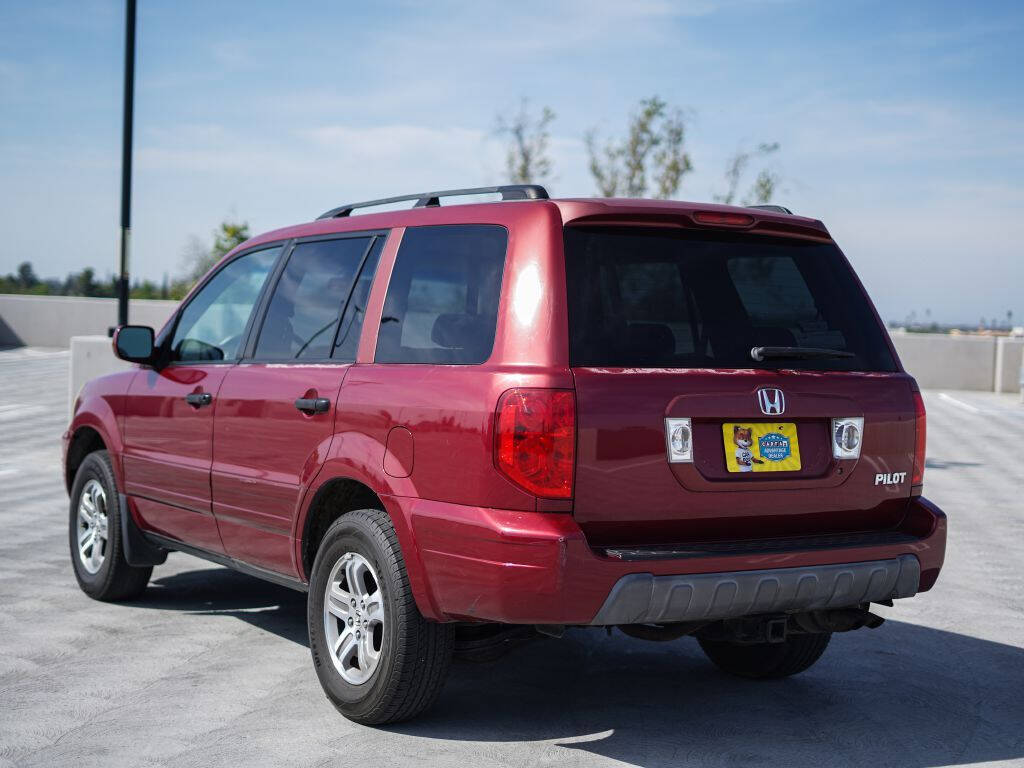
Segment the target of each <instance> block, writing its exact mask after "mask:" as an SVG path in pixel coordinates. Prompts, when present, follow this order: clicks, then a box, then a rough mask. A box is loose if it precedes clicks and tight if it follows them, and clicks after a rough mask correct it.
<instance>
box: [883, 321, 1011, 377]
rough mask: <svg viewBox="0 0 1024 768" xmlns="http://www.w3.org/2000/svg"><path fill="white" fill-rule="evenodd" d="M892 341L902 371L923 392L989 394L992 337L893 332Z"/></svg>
mask: <svg viewBox="0 0 1024 768" xmlns="http://www.w3.org/2000/svg"><path fill="white" fill-rule="evenodd" d="M892 341H893V344H895V345H896V351H897V352H898V353H899V356H900V360H902V361H903V367H904V368H906V369H907V371H908V372H909V373H910V374H911V375H912V376H913V377H914V378H916V379H917V383H918V384H919V385H920V386H921V387H923V388H925V389H977V390H982V391H986V392H991V391H992V390H993V383H994V381H995V369H996V339H995V338H994V337H991V336H956V335H948V334H944V333H900V332H898V331H897V332H893V334H892Z"/></svg>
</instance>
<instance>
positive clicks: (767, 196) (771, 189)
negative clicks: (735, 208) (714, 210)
mask: <svg viewBox="0 0 1024 768" xmlns="http://www.w3.org/2000/svg"><path fill="white" fill-rule="evenodd" d="M778 151H779V142H777V141H775V142H771V143H765V144H758V145H757V149H754V150H753V151H746V150H740V151H739V152H737V153H736V154H735V155H733V156H732V157H731V158H730V159H729V164H728V165H727V166H726V169H725V183H726V191H725V192H724V193H723V194H720V195H714V198H715V201H716V202H719V203H724V204H725V205H732V204H733V203H734V202H736V197H737V194H738V191H739V187H740V183H741V182H742V181H743V178H744V176H745V175H746V171H747V168H748V167H749V166H750V163H751V161H752V160H755V159H758V158H765V157H768V156H769V155H773V154H775V153H776V152H778ZM778 185H779V177H778V174H776V173H774V172H773V171H771V170H770V169H768V168H762V169H761V170H760V171H759V172H758V174H757V178H756V179H754V183H753V184H752V185H751V187H750V190H749V191H748V192H747V194H746V195H745V196H744V198H743V200H742V204H743V205H764V204H766V203H770V202H771V200H772V198H773V197H774V196H775V190H776V189H777V188H778Z"/></svg>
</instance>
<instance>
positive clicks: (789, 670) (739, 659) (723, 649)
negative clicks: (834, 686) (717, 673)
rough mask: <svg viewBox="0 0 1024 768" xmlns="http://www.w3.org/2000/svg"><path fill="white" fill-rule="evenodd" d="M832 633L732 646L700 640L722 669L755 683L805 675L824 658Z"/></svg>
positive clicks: (707, 652)
mask: <svg viewBox="0 0 1024 768" xmlns="http://www.w3.org/2000/svg"><path fill="white" fill-rule="evenodd" d="M831 638H832V633H831V632H820V633H815V634H807V635H790V636H789V637H788V638H787V639H786V640H785V641H784V642H781V643H751V644H740V643H729V642H725V641H721V640H704V639H702V638H699V639H698V641H699V642H700V647H701V648H702V649H703V651H704V653H705V654H707V657H708V658H709V659H710V660H711V661H712V662H714V664H715V665H716V666H718V668H719V669H722V670H724V671H725V672H728V673H729V674H731V675H737V676H738V677H746V678H749V679H752V680H771V679H777V678H780V677H789V676H790V675H796V674H799V673H800V672H803V671H804V670H805V669H807V668H808V667H810V666H811V665H812V664H814V662H816V661H817V660H818V659H819V658H821V654H823V653H824V652H825V648H826V647H827V646H828V641H829V640H830V639H831Z"/></svg>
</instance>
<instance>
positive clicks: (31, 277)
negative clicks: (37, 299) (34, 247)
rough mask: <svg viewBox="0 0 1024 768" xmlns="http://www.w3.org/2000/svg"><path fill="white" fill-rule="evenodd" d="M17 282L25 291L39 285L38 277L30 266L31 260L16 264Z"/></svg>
mask: <svg viewBox="0 0 1024 768" xmlns="http://www.w3.org/2000/svg"><path fill="white" fill-rule="evenodd" d="M17 282H18V284H19V285H20V286H21V287H22V288H24V289H25V290H26V291H30V290H32V289H33V288H35V287H36V286H37V285H39V278H38V277H36V271H35V269H33V268H32V262H31V261H23V262H21V264H19V265H18V281H17Z"/></svg>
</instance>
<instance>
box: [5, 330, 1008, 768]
mask: <svg viewBox="0 0 1024 768" xmlns="http://www.w3.org/2000/svg"><path fill="white" fill-rule="evenodd" d="M67 364H68V357H67V353H66V352H60V351H47V350H33V349H18V350H9V351H3V352H0V499H2V503H0V766H6V765H26V766H28V765H31V766H47V767H50V766H63V765H75V766H101V765H102V766H160V765H173V766H176V767H179V766H193V765H194V766H222V765H223V766H231V768H237V767H238V766H244V765H252V766H265V765H282V766H285V765H288V766H292V765H317V766H320V765H322V766H327V765H344V766H359V768H373V767H374V766H395V765H403V764H415V765H417V766H442V765H458V766H461V767H462V768H486V767H487V766H537V765H559V766H610V765H633V766H644V767H645V768H654V767H655V766H687V765H695V766H696V765H701V766H744V765H750V766H765V765H785V766H813V767H814V768H820V767H821V766H836V765H872V766H880V765H894V766H910V767H916V766H921V767H922V768H923V767H924V766H947V765H948V766H952V765H957V766H959V765H973V764H978V763H986V762H990V761H992V762H1005V764H1016V763H1024V567H1022V563H1024V406H1022V405H1020V404H1019V403H1018V401H1017V399H1016V398H1014V397H1010V396H1005V395H994V394H985V393H976V392H928V393H926V396H925V400H926V403H927V407H928V412H929V423H928V468H927V472H926V476H925V489H926V495H927V496H929V497H930V498H931V499H932V500H934V501H935V502H936V503H938V504H939V505H940V506H941V507H943V508H944V509H945V510H946V512H947V513H948V515H949V518H950V526H949V529H950V540H949V548H948V553H947V559H946V567H945V570H944V571H943V573H942V576H941V577H940V579H939V582H938V584H937V585H936V587H935V589H933V590H932V591H931V592H929V593H927V594H924V595H921V596H919V597H918V598H915V599H912V600H908V601H902V602H900V603H897V605H896V606H895V607H894V608H891V609H884V608H883V609H880V611H879V612H880V613H883V614H884V615H885V616H886V617H887V619H888V621H887V622H886V624H885V625H884V626H883V627H881V628H880V629H877V630H873V631H872V630H862V631H859V632H853V633H849V634H845V635H836V636H835V637H834V638H833V642H832V644H831V647H830V648H829V650H828V651H827V652H826V654H825V656H824V657H823V659H822V661H821V662H819V663H818V664H817V665H816V666H815V667H813V668H812V669H811V670H810V671H808V672H807V673H805V674H803V675H801V676H798V677H796V678H792V679H789V680H783V681H773V682H764V683H749V682H744V681H740V680H736V679H731V678H728V677H726V676H724V675H722V674H720V673H719V672H717V671H716V670H715V669H714V668H713V667H712V666H711V665H710V664H709V663H708V662H707V661H705V659H704V658H703V655H702V654H701V652H700V650H699V649H698V647H697V645H696V643H695V642H694V641H693V640H691V639H687V638H683V639H681V640H677V641H674V642H670V643H644V642H642V641H638V640H632V639H630V638H628V637H625V636H623V635H622V634H620V633H618V632H615V633H613V634H612V635H611V636H608V635H606V634H605V632H603V631H597V630H573V631H570V632H568V633H567V635H566V636H565V637H564V638H563V639H561V640H548V639H545V640H542V641H537V642H535V643H532V644H530V645H527V646H524V647H522V648H520V649H518V650H517V651H514V652H513V653H511V654H509V655H508V656H506V657H504V658H503V659H501V660H499V661H496V662H493V663H488V664H456V665H455V666H454V667H453V671H452V674H451V677H450V679H449V682H448V685H447V687H446V688H445V690H444V693H443V694H442V697H441V700H440V702H439V704H438V706H437V707H436V708H435V709H434V710H432V711H431V712H430V713H429V714H428V715H427V716H425V717H423V718H421V719H420V720H417V721H415V722H412V723H407V724H402V725H399V726H393V727H389V728H383V729H373V728H365V727H362V726H359V725H355V724H353V723H350V722H348V721H347V720H345V719H343V718H342V717H341V716H340V715H338V714H337V713H336V712H335V710H334V709H333V708H332V707H331V705H330V704H329V703H328V701H327V699H326V698H325V697H324V695H323V693H322V692H321V690H320V686H319V684H318V683H317V679H316V676H315V674H314V672H313V667H312V664H311V663H310V658H309V650H308V648H307V646H306V630H305V599H304V596H303V595H301V594H299V593H296V592H292V591H289V590H287V589H285V588H281V587H277V586H274V585H271V584H266V583H263V582H261V581H257V580H256V579H252V578H249V577H247V576H243V575H241V574H238V573H235V572H233V571H230V570H227V569H224V568H220V567H216V566H213V565H211V564H209V563H207V562H205V561H202V560H197V559H194V558H192V557H189V556H187V555H181V554H172V555H171V556H170V558H169V559H168V562H167V564H166V565H164V566H162V567H160V568H157V569H156V570H155V571H154V574H153V580H152V582H151V584H150V588H149V589H148V590H147V592H146V594H145V595H144V596H143V597H142V598H141V599H140V600H138V601H135V602H134V603H131V604H122V605H109V604H103V603H98V602H94V601H92V600H90V599H88V598H87V597H86V596H85V595H84V594H82V593H81V592H80V591H79V590H78V587H77V585H76V584H75V579H74V576H73V575H72V572H71V567H70V563H69V560H68V554H67V532H66V525H67V523H66V520H67V496H66V493H65V490H64V486H63V484H62V481H61V473H60V456H59V438H60V434H61V432H62V431H63V429H64V426H65V423H66V419H67V408H66V402H67Z"/></svg>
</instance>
